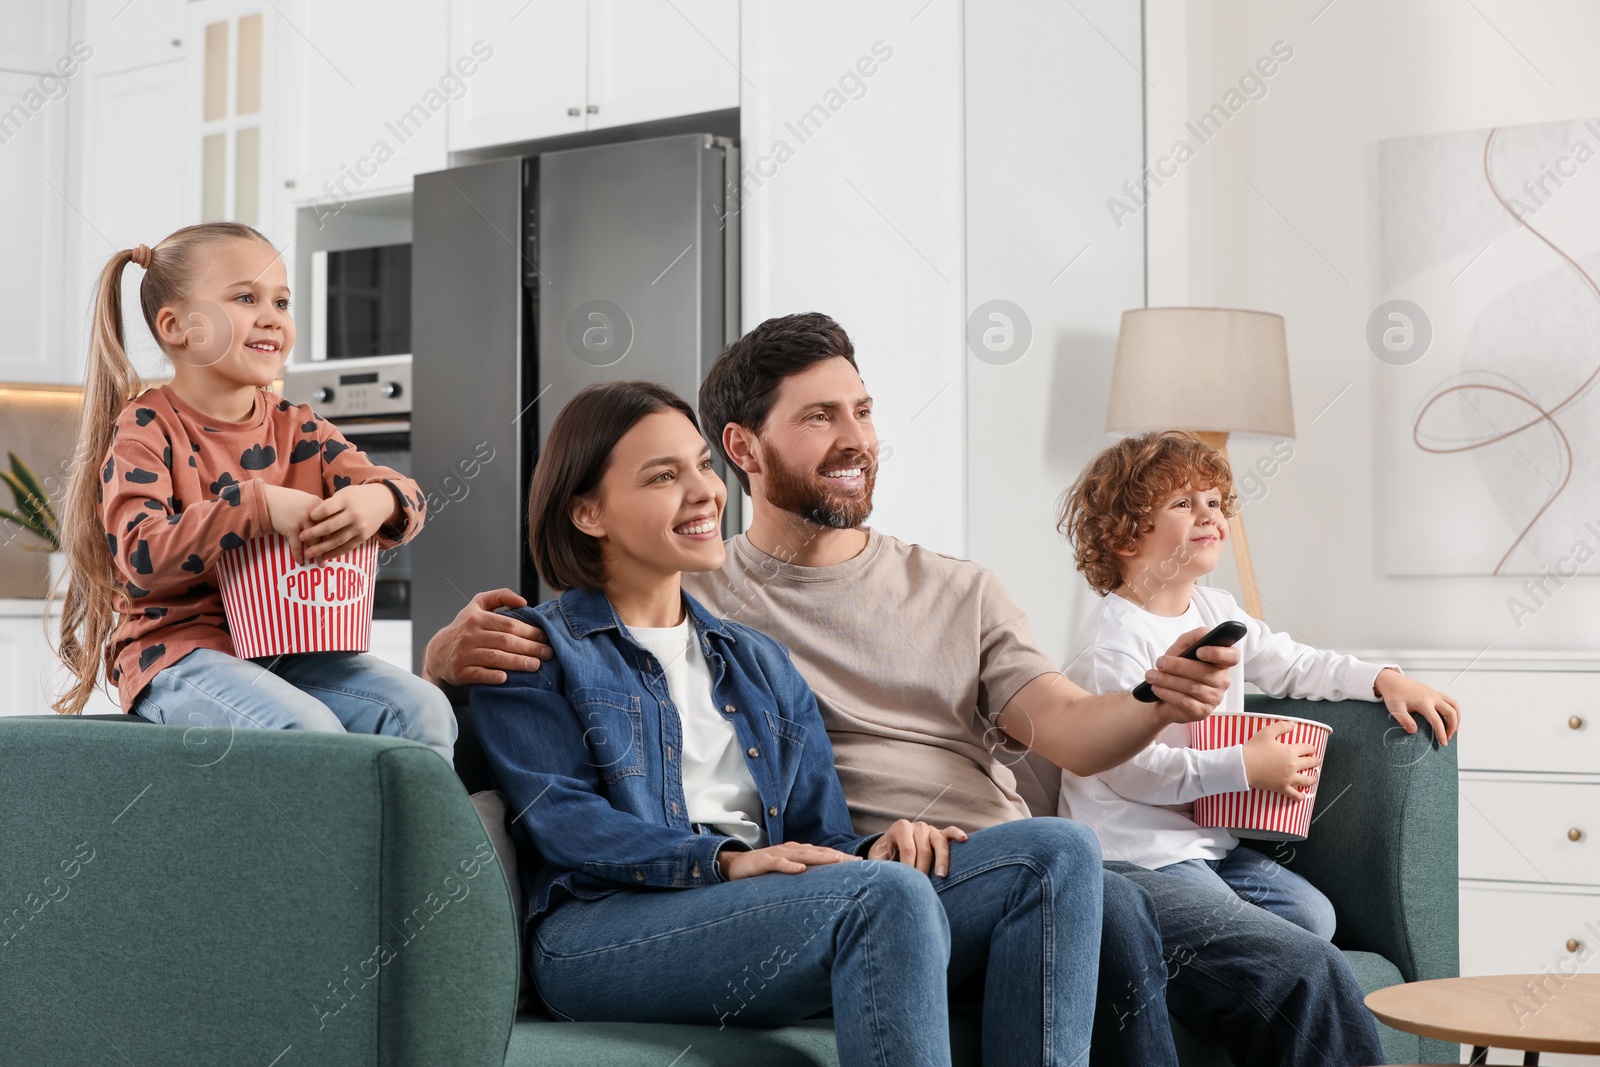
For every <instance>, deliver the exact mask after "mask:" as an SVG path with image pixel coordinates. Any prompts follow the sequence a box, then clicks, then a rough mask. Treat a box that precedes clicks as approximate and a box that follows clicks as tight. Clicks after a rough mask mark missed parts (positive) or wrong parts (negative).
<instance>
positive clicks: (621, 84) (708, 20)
mask: <svg viewBox="0 0 1600 1067" xmlns="http://www.w3.org/2000/svg"><path fill="white" fill-rule="evenodd" d="M588 51H589V77H588V99H587V102H586V105H585V109H584V110H585V115H586V117H587V119H588V123H589V129H591V130H599V129H605V128H607V127H611V126H626V125H628V124H630V123H635V122H651V121H654V120H656V119H665V118H672V117H674V116H677V115H697V114H699V113H701V112H703V111H720V110H723V109H726V108H734V107H738V106H739V4H738V0H589V49H588Z"/></svg>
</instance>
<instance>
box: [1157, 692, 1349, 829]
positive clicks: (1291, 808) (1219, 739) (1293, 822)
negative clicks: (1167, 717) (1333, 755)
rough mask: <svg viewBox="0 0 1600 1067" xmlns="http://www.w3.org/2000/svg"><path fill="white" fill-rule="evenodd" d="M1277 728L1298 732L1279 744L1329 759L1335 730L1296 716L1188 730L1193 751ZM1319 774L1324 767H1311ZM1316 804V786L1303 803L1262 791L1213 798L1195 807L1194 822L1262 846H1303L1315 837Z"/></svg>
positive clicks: (1215, 720)
mask: <svg viewBox="0 0 1600 1067" xmlns="http://www.w3.org/2000/svg"><path fill="white" fill-rule="evenodd" d="M1275 722H1291V723H1293V724H1294V729H1292V730H1290V731H1289V732H1288V733H1286V734H1284V735H1283V736H1282V737H1281V738H1279V740H1280V741H1282V742H1283V743H1285V744H1290V745H1315V746H1316V753H1315V754H1316V756H1317V758H1318V759H1323V758H1325V757H1326V755H1327V751H1328V735H1329V734H1331V733H1333V727H1331V726H1329V725H1328V724H1327V723H1321V722H1316V721H1314V720H1312V719H1297V718H1295V717H1294V716H1292V715H1248V714H1247V715H1238V714H1213V715H1209V716H1207V717H1206V718H1204V719H1201V720H1200V721H1199V722H1191V723H1190V724H1189V746H1190V747H1191V748H1199V749H1215V748H1228V747H1229V746H1231V745H1242V744H1244V743H1245V742H1246V741H1248V740H1250V738H1252V737H1254V736H1255V734H1256V732H1257V731H1258V730H1261V729H1263V728H1265V727H1267V726H1270V725H1272V724H1273V723H1275ZM1321 770H1322V768H1321V767H1313V768H1311V770H1310V771H1309V772H1308V773H1310V775H1311V777H1313V778H1317V777H1320V772H1321ZM1316 799H1317V789H1316V787H1315V786H1312V788H1311V793H1310V795H1308V796H1306V797H1305V798H1304V799H1302V800H1295V799H1292V798H1290V797H1286V796H1284V795H1283V794H1282V793H1269V792H1267V791H1265V790H1262V789H1248V790H1245V791H1244V792H1242V793H1213V794H1212V795H1211V796H1206V797H1201V798H1200V799H1198V800H1196V801H1195V802H1194V821H1195V823H1196V825H1199V826H1208V827H1220V828H1222V829H1225V830H1230V831H1232V832H1233V835H1234V836H1235V837H1249V838H1254V839H1256V840H1258V841H1302V840H1304V839H1305V837H1306V835H1307V834H1309V833H1310V832H1311V808H1312V806H1313V805H1314V804H1315V803H1316Z"/></svg>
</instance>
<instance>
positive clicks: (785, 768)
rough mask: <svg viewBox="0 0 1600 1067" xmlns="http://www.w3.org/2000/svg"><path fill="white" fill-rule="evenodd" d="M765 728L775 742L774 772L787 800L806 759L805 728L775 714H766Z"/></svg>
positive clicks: (770, 712)
mask: <svg viewBox="0 0 1600 1067" xmlns="http://www.w3.org/2000/svg"><path fill="white" fill-rule="evenodd" d="M767 727H768V729H770V730H771V731H772V736H773V738H774V739H775V740H776V741H777V745H776V746H775V747H776V749H777V754H778V758H777V760H776V772H777V778H778V787H779V789H780V791H781V793H782V795H783V796H784V797H785V798H787V797H788V795H789V790H790V789H791V788H792V787H793V786H794V780H795V778H796V777H798V776H799V774H800V767H801V765H802V764H803V763H804V762H805V758H806V728H805V727H804V726H803V725H801V724H800V723H797V722H795V721H794V720H793V719H785V718H784V717H783V716H782V715H779V714H777V713H776V712H772V711H769V712H767Z"/></svg>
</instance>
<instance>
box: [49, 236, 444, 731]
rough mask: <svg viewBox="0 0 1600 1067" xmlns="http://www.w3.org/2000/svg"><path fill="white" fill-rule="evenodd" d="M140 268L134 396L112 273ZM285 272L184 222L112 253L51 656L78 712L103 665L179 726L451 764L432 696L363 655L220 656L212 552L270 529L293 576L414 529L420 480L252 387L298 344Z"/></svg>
mask: <svg viewBox="0 0 1600 1067" xmlns="http://www.w3.org/2000/svg"><path fill="white" fill-rule="evenodd" d="M129 263H133V264H135V265H137V266H139V267H140V268H142V269H143V271H144V277H143V278H142V279H141V281H140V283H139V304H140V308H141V309H142V311H143V312H144V321H145V324H146V325H147V326H148V327H149V328H150V332H151V333H152V334H154V335H155V338H156V341H157V342H158V343H159V344H160V346H161V350H162V352H163V353H165V355H166V356H167V358H168V359H169V360H170V361H171V364H172V381H171V383H170V384H166V385H160V386H156V387H155V388H148V389H147V388H145V387H144V385H143V383H142V382H141V381H140V379H139V375H138V373H137V372H136V371H135V370H134V368H133V366H132V364H131V363H130V362H129V360H128V354H127V351H126V346H125V335H124V332H123V323H122V291H121V290H122V273H123V270H124V269H125V268H126V267H127V265H128V264H129ZM288 308H289V286H288V275H287V272H286V271H285V269H284V264H283V259H282V256H281V255H280V254H279V252H278V250H277V249H276V248H274V247H273V245H272V243H271V242H270V241H268V240H267V239H266V238H265V237H263V236H262V235H261V234H260V233H258V232H257V231H255V230H254V229H252V228H251V227H249V226H245V225H243V224H241V223H236V222H208V223H202V224H200V225H198V226H186V227H184V228H183V229H181V230H179V231H177V232H176V233H174V234H172V235H171V236H170V237H168V238H167V239H166V240H164V241H162V242H160V243H159V244H157V245H156V246H155V247H154V248H153V249H152V248H148V247H146V246H144V245H140V246H138V247H137V248H133V249H128V250H125V251H122V252H118V253H117V254H116V255H114V256H112V257H111V260H110V262H108V263H107V264H106V266H105V269H104V270H103V271H102V272H101V275H100V283H99V287H98V291H97V292H96V294H95V302H94V326H93V331H92V335H91V341H90V354H89V368H88V375H87V385H86V388H85V391H84V402H83V415H82V422H81V425H80V428H79V441H78V450H77V453H76V457H75V462H74V467H73V473H72V478H71V482H70V484H69V486H68V489H67V501H66V508H65V510H66V521H64V522H63V523H62V533H63V541H64V545H63V547H64V548H65V550H66V552H67V556H68V561H69V568H70V585H69V586H68V588H67V593H66V598H65V604H64V605H63V610H62V615H61V643H60V650H59V654H60V656H61V659H62V660H63V662H65V663H66V665H67V666H68V668H70V670H71V671H72V673H73V674H74V675H75V676H76V683H75V684H74V685H73V687H72V688H71V689H69V690H68V691H67V692H66V693H65V694H64V695H63V696H62V697H61V699H60V700H58V701H57V702H56V704H55V709H56V710H57V711H58V712H61V713H62V714H68V715H70V714H76V713H78V712H80V711H82V709H83V705H84V703H85V701H87V699H88V697H89V694H90V693H91V692H92V691H93V690H94V689H95V687H96V686H97V685H98V684H99V676H100V671H101V669H102V666H103V668H104V670H105V672H106V677H107V678H108V679H109V680H110V681H111V682H112V684H114V685H115V686H116V687H117V692H118V695H119V697H120V702H121V705H122V709H123V711H126V712H132V713H135V714H138V715H140V716H143V717H144V718H147V719H150V720H152V721H154V722H160V723H169V724H174V725H186V726H187V725H194V724H196V723H199V724H210V725H223V724H224V723H230V724H232V725H233V726H234V727H239V728H244V727H265V728H273V729H298V730H325V731H339V730H349V731H352V732H361V733H384V734H392V735H397V736H402V737H408V738H411V739H413V740H416V741H420V742H422V743H423V744H426V745H428V746H429V747H431V748H433V749H434V750H435V751H437V752H439V753H440V754H441V755H442V756H444V757H445V758H446V759H450V758H451V752H452V747H453V743H454V740H455V735H456V723H455V716H454V714H453V712H452V711H451V708H450V704H449V701H448V700H447V699H446V698H445V696H444V694H443V693H441V692H440V691H439V690H438V689H436V688H434V687H433V686H432V685H430V684H428V683H427V682H424V681H423V680H422V679H420V678H418V677H416V676H415V675H412V674H409V673H407V672H405V671H402V670H399V669H398V668H395V667H392V666H389V665H387V664H385V663H383V662H382V661H381V660H378V659H376V658H374V657H372V656H368V655H362V654H358V653H353V652H317V653H302V654H298V655H290V656H281V657H276V658H272V659H262V660H259V661H252V660H242V659H238V658H236V657H235V656H234V647H233V642H232V639H231V638H230V637H229V634H228V626H227V622H226V620H225V618H224V616H223V611H222V598H221V594H220V593H219V591H218V589H217V585H216V576H215V575H216V565H217V561H218V559H219V558H220V557H221V555H222V553H223V552H225V551H227V550H228V549H230V548H236V547H238V546H240V545H242V544H244V542H246V541H248V540H250V539H252V538H255V537H262V536H266V535H268V534H271V533H274V532H276V533H278V534H282V535H283V536H284V537H285V538H287V539H288V541H289V546H290V551H291V552H292V553H293V554H294V555H295V556H296V557H297V558H300V559H303V560H305V561H307V562H315V561H318V560H325V559H328V558H331V557H333V556H337V555H339V554H340V553H343V552H344V551H346V550H347V549H350V548H353V547H355V546H357V545H359V544H362V543H364V542H365V541H367V540H368V539H370V538H372V537H374V536H376V537H377V538H378V543H379V545H380V546H381V547H384V548H389V547H393V546H394V545H397V544H400V543H402V542H404V541H408V540H410V539H411V538H412V537H414V536H416V534H417V532H418V531H419V530H420V529H421V528H422V522H423V513H424V510H425V502H424V500H423V495H422V493H421V491H420V490H419V489H418V488H417V485H416V483H415V482H413V481H412V480H411V479H410V478H407V477H404V476H403V475H401V474H399V473H398V472H396V471H394V470H391V469H389V468H387V467H382V466H379V465H377V464H375V463H373V462H372V461H371V460H369V459H368V458H367V457H366V455H365V454H364V453H362V452H361V450H360V449H358V448H355V447H354V446H353V445H351V444H350V442H349V441H347V440H346V439H345V438H344V436H343V435H342V434H340V433H339V431H338V430H336V429H334V427H333V426H332V425H331V424H330V423H328V422H326V421H325V420H324V419H323V418H322V417H321V416H319V415H317V414H316V413H315V412H313V411H312V410H311V408H310V407H308V406H306V405H303V404H301V405H296V404H291V403H289V402H288V401H287V400H284V399H282V398H281V397H279V396H277V395H275V394H273V393H270V392H268V391H267V389H266V388H265V387H266V386H267V385H269V384H270V383H271V382H272V381H273V380H274V379H275V378H276V377H277V375H278V372H279V370H280V369H281V368H282V366H283V363H284V360H285V359H286V358H287V356H288V354H289V350H290V348H291V347H292V346H293V345H294V320H293V319H292V318H290V317H289V310H288Z"/></svg>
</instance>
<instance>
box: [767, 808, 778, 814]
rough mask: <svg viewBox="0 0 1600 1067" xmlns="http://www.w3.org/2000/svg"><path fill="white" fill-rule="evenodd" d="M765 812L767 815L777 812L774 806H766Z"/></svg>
mask: <svg viewBox="0 0 1600 1067" xmlns="http://www.w3.org/2000/svg"><path fill="white" fill-rule="evenodd" d="M767 814H768V815H776V814H778V809H777V808H776V807H771V808H768V809H767Z"/></svg>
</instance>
